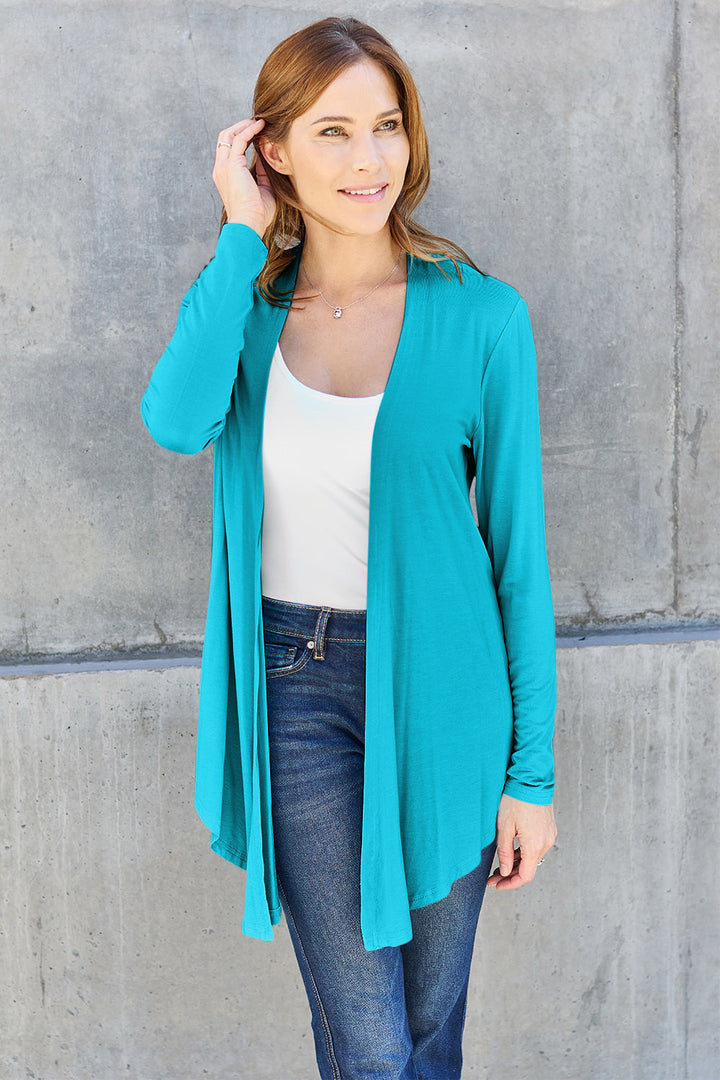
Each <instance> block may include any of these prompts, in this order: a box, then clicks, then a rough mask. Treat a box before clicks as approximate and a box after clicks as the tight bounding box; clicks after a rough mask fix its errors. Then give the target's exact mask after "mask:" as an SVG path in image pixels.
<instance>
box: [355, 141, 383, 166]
mask: <svg viewBox="0 0 720 1080" xmlns="http://www.w3.org/2000/svg"><path fill="white" fill-rule="evenodd" d="M380 164H381V161H380V154H379V152H378V146H377V141H376V139H375V136H374V135H373V134H369V135H360V136H358V137H357V139H355V140H353V168H354V169H356V170H358V171H362V172H374V171H376V170H377V169H378V168H379V167H380Z"/></svg>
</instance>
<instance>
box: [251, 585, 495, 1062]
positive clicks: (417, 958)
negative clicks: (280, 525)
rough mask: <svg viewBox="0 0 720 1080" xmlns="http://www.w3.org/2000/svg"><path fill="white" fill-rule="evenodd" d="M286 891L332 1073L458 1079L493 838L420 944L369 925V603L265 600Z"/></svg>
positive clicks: (419, 913)
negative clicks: (365, 890) (364, 905)
mask: <svg viewBox="0 0 720 1080" xmlns="http://www.w3.org/2000/svg"><path fill="white" fill-rule="evenodd" d="M263 624H264V635H265V663H266V669H267V690H268V722H269V736H270V770H271V782H272V800H273V827H274V835H275V855H276V861H277V873H278V882H279V888H280V900H281V903H282V907H283V911H284V912H285V917H286V920H287V925H288V929H289V931H290V937H291V940H292V943H293V947H294V949H295V954H296V957H297V960H298V964H299V967H300V972H301V974H302V978H303V982H304V984H305V989H306V992H307V996H308V1000H309V1002H310V1009H311V1013H312V1029H313V1034H314V1038H315V1053H316V1057H317V1062H318V1067H319V1070H320V1076H321V1078H322V1080H458V1078H459V1077H460V1072H461V1068H462V1033H463V1026H464V1023H465V1009H466V1003H467V988H468V978H469V974H470V963H471V960H472V952H473V943H474V940H475V931H476V928H477V921H478V916H479V914H480V907H481V905H482V900H483V895H484V892H485V883H486V881H487V878H488V877H489V874H490V867H491V862H492V858H493V854H494V851H495V844H494V843H492V844H490V845H488V847H486V848H485V849H484V851H483V852H482V857H481V862H480V865H479V866H478V867H477V868H476V869H475V870H473V871H471V872H470V873H469V874H466V875H465V876H464V877H462V878H459V879H458V880H457V881H455V883H454V884H453V886H452V889H451V891H450V893H449V895H448V896H446V897H445V898H444V899H442V900H438V901H437V902H436V903H434V904H429V905H428V906H426V907H421V908H414V909H413V910H412V911H411V913H410V916H411V921H412V930H413V936H412V940H411V941H408V942H407V943H406V944H404V945H400V946H393V947H387V948H383V949H374V950H366V949H365V947H364V944H363V941H362V937H361V933H360V839H361V825H362V793H363V759H364V720H365V612H364V611H349V610H345V609H338V608H328V607H313V606H309V605H301V604H293V603H287V602H285V601H280V600H274V599H270V598H268V597H263Z"/></svg>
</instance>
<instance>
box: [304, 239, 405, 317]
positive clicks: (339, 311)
mask: <svg viewBox="0 0 720 1080" xmlns="http://www.w3.org/2000/svg"><path fill="white" fill-rule="evenodd" d="M401 258H402V251H401V252H400V254H399V255H398V260H397V262H396V263H395V265H394V266H393V268H392V270H391V271H390V273H389V274H388V276H387V277H384V278H383V279H382V281H378V283H377V285H376V286H375V287H374V288H372V289H371V290H370V292H369V293H365V295H364V296H361V297H360V299H359V300H353V302H352V304H345V306H344V307H339V306H338V305H337V304H331V303H330V301H329V300H326V299H325V297H324V296H323V294H322V293H321V292H320V289H318V288H317V287H316V286H315V285H313V283H312V281H311V280H310V278H309V277H308V272H307V270H306V269H305V267H304V266H303V268H302V269H303V274H304V275H305V277H306V279H307V283H308V285H309V286H310V288H311V289H313V290H314V291H315V292H316V293H318V295H319V296H320V299H321V300H322V302H323V303H324V304H325V305H326V306H327V307H329V308H330V310H331V311H332V313H333V318H335V319H342V316H343V312H344V311H347V309H348V308H351V307H355V305H356V304H360V303H361V302H362V301H363V300H367V298H368V296H372V294H373V293H374V292H375V289H379V288H380V286H381V285H384V284H385V282H386V281H389V280H390V278H391V277H392V276H393V274H394V273H395V271H396V270H397V268H398V266H399V265H400V259H401Z"/></svg>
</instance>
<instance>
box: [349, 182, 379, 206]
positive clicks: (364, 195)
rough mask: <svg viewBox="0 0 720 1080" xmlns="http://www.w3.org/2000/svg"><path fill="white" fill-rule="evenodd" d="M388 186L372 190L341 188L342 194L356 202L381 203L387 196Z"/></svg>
mask: <svg viewBox="0 0 720 1080" xmlns="http://www.w3.org/2000/svg"><path fill="white" fill-rule="evenodd" d="M386 189H387V184H379V185H378V186H376V187H371V188H341V189H340V194H341V195H347V197H348V199H352V200H353V201H354V202H379V201H380V200H381V199H382V197H383V196H384V194H385V191H386Z"/></svg>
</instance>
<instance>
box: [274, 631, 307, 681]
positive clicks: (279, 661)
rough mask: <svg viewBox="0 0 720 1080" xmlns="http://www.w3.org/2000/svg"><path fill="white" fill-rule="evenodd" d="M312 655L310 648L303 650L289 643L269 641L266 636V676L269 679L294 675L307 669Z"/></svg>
mask: <svg viewBox="0 0 720 1080" xmlns="http://www.w3.org/2000/svg"><path fill="white" fill-rule="evenodd" d="M311 655H312V652H311V650H310V649H308V648H305V649H301V648H300V647H299V646H298V645H293V644H291V643H289V642H287V641H277V640H275V641H273V640H268V635H267V634H266V636H265V674H266V676H267V678H268V679H277V678H278V677H279V676H280V675H292V673H293V672H295V671H299V670H300V669H301V668H304V667H305V665H306V664H307V662H308V660H309V659H310V657H311Z"/></svg>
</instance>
